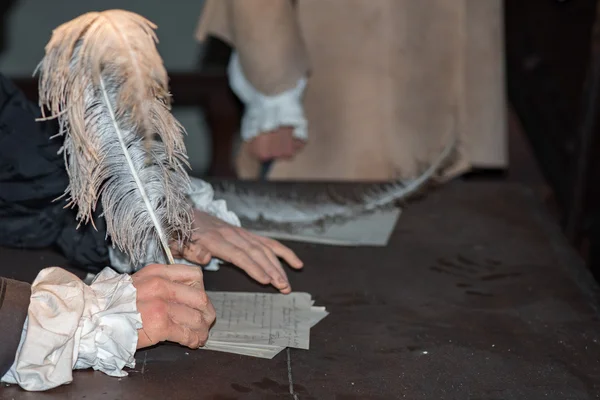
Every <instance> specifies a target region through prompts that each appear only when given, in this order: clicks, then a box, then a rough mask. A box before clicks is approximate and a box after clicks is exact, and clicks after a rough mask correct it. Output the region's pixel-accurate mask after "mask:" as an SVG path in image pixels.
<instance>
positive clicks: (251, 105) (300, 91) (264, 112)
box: [227, 52, 308, 141]
mask: <svg viewBox="0 0 600 400" xmlns="http://www.w3.org/2000/svg"><path fill="white" fill-rule="evenodd" d="M227 73H228V76H229V85H230V86H231V89H232V90H233V92H234V93H235V94H236V95H237V96H238V97H239V98H240V100H242V102H243V103H244V105H245V106H246V109H245V111H244V115H243V116H242V122H241V135H242V138H243V139H244V140H245V141H248V140H250V139H252V138H254V137H256V136H258V135H259V134H261V133H264V132H269V131H272V130H274V129H277V128H279V127H283V126H291V127H293V129H294V133H293V134H294V137H296V138H298V139H300V140H307V139H308V130H307V121H306V117H305V116H304V108H303V106H302V96H303V95H304V89H305V88H306V78H305V77H303V78H301V79H300V80H299V81H298V83H297V84H296V86H295V87H294V88H292V89H290V90H287V91H285V92H282V93H279V94H277V95H273V96H267V95H264V94H262V93H260V92H259V91H258V90H256V88H254V87H253V86H252V84H251V83H250V82H249V81H248V80H247V79H246V77H245V76H244V73H243V72H242V66H241V64H240V60H239V55H238V53H237V52H233V53H232V55H231V59H230V60H229V66H228V68H227Z"/></svg>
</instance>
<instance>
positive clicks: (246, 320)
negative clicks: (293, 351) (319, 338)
mask: <svg viewBox="0 0 600 400" xmlns="http://www.w3.org/2000/svg"><path fill="white" fill-rule="evenodd" d="M208 296H209V298H210V300H211V302H212V303H213V305H214V307H215V310H216V312H217V321H216V323H215V325H214V326H213V328H212V329H211V331H210V334H209V340H211V339H212V340H216V341H227V342H233V343H236V342H237V343H256V344H269V345H278V346H284V347H295V348H300V349H308V348H309V338H310V320H307V319H306V318H302V315H300V311H302V310H306V309H310V307H311V305H310V303H311V298H310V295H309V294H308V293H291V294H289V295H283V294H268V293H235V292H209V293H208Z"/></svg>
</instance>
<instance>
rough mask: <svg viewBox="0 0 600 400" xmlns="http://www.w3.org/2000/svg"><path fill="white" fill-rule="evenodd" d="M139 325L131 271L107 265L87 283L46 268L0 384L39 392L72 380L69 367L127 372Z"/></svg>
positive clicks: (114, 373) (37, 281) (113, 373)
mask: <svg viewBox="0 0 600 400" xmlns="http://www.w3.org/2000/svg"><path fill="white" fill-rule="evenodd" d="M141 327H142V319H141V316H140V314H139V313H138V312H137V305H136V290H135V287H134V286H133V283H132V281H131V277H130V276H129V275H119V274H117V273H116V272H114V271H113V270H111V269H110V268H105V269H104V270H102V272H100V273H99V274H98V276H97V277H96V279H95V280H94V282H92V284H91V285H90V286H88V285H86V284H84V283H83V282H82V281H81V280H80V279H79V278H77V277H76V276H75V275H73V274H71V273H70V272H68V271H66V270H64V269H61V268H57V267H52V268H46V269H44V270H42V271H41V272H40V273H39V274H38V276H37V278H36V279H35V282H34V283H33V285H32V287H31V303H30V305H29V310H28V315H27V320H26V322H25V326H24V328H23V334H22V336H21V343H20V344H19V348H18V350H17V354H16V358H15V361H14V363H13V365H12V367H11V369H10V370H9V371H8V372H7V373H6V374H5V375H4V377H2V382H6V383H13V384H19V385H20V386H21V387H22V388H23V389H25V390H31V391H41V390H48V389H52V388H54V387H57V386H60V385H64V384H67V383H70V382H71V381H72V380H73V373H72V371H73V369H81V368H90V367H91V368H94V369H95V370H98V371H101V372H104V373H106V374H108V375H110V376H126V375H127V373H126V372H125V371H123V368H124V367H130V368H133V367H135V358H134V354H135V350H136V347H137V340H138V335H137V330H138V329H140V328H141Z"/></svg>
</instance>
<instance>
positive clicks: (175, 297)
mask: <svg viewBox="0 0 600 400" xmlns="http://www.w3.org/2000/svg"><path fill="white" fill-rule="evenodd" d="M132 279H133V285H134V286H135V288H136V290H137V308H138V312H139V313H140V314H141V315H142V324H143V328H142V329H140V330H138V343H137V348H138V349H141V348H144V347H148V346H152V345H154V344H156V343H159V342H163V341H171V342H176V343H179V344H181V345H184V346H187V347H190V348H192V349H197V348H198V347H200V346H202V345H204V344H205V343H206V340H207V339H208V330H209V329H210V327H211V325H212V324H213V322H214V321H215V309H214V307H213V305H212V304H211V302H210V300H209V299H208V296H207V295H206V292H205V291H204V283H203V281H202V270H201V269H200V268H199V267H191V266H187V265H177V264H175V265H163V264H151V265H148V266H146V267H145V268H142V269H141V270H140V271H138V272H136V273H135V274H133V275H132Z"/></svg>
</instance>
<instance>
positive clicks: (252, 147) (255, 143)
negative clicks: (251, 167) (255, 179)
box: [248, 126, 304, 162]
mask: <svg viewBox="0 0 600 400" xmlns="http://www.w3.org/2000/svg"><path fill="white" fill-rule="evenodd" d="M303 147H304V142H303V141H302V140H300V139H297V138H295V137H294V128H292V127H289V126H283V127H279V128H277V129H275V130H273V131H270V132H264V133H262V134H260V135H258V136H256V137H254V138H252V139H251V140H250V141H249V142H248V150H249V151H250V154H252V155H253V156H254V157H256V158H257V159H258V160H260V161H262V162H264V161H269V160H272V159H278V158H279V159H284V160H289V159H291V158H293V157H294V156H295V155H296V154H297V153H298V152H299V151H300V150H302V148H303Z"/></svg>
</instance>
